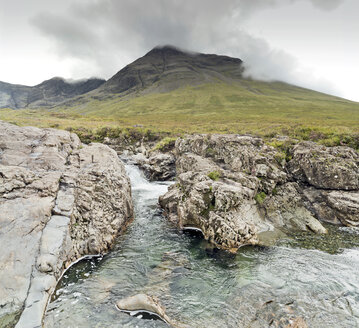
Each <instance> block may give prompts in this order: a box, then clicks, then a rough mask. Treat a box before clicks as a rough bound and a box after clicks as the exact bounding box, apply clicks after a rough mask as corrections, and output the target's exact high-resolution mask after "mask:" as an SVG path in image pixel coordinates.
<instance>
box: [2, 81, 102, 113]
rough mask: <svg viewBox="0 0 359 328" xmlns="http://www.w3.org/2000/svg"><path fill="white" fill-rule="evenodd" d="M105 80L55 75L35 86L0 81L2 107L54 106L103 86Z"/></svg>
mask: <svg viewBox="0 0 359 328" xmlns="http://www.w3.org/2000/svg"><path fill="white" fill-rule="evenodd" d="M104 82H105V80H102V79H97V78H91V79H87V80H78V81H73V82H72V81H71V82H70V81H66V80H65V79H63V78H60V77H54V78H52V79H50V80H46V81H44V82H42V83H40V84H38V85H35V86H33V87H29V86H24V85H18V84H10V83H5V82H0V108H6V107H9V108H13V109H17V108H26V107H28V108H37V107H43V106H54V105H57V104H60V103H62V102H63V101H65V100H67V99H70V98H73V97H76V96H78V95H82V94H84V93H87V92H89V91H92V90H94V89H96V88H98V87H99V86H101V85H102V84H103V83H104Z"/></svg>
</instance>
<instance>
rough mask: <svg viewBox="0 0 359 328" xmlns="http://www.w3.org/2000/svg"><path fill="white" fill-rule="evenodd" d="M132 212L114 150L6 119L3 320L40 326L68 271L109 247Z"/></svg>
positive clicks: (0, 236) (2, 131)
mask: <svg viewBox="0 0 359 328" xmlns="http://www.w3.org/2000/svg"><path fill="white" fill-rule="evenodd" d="M132 215H133V206H132V200H131V188H130V182H129V179H128V177H127V175H126V172H125V168H124V165H123V164H122V162H121V161H120V160H119V159H118V157H117V154H116V152H115V151H114V150H112V149H110V148H109V147H107V146H105V145H101V144H91V145H82V144H81V142H80V140H79V138H78V137H77V135H75V134H72V133H69V132H66V131H60V130H54V129H38V128H33V127H26V128H21V127H17V126H14V125H11V124H8V123H4V122H0V245H1V249H2V252H1V253H0V326H1V327H14V326H15V324H16V323H17V324H16V327H18V328H20V327H21V328H22V327H29V328H30V327H31V328H32V327H41V325H42V318H43V314H44V311H45V308H46V305H47V302H48V300H49V297H50V295H51V293H52V292H53V290H54V288H55V286H56V282H57V280H58V278H59V277H60V276H61V274H62V272H63V271H64V269H65V268H66V267H68V266H69V265H70V264H71V263H72V262H73V261H76V260H77V259H79V258H81V257H82V256H84V255H89V254H100V253H105V252H107V251H108V250H109V249H110V248H111V246H112V245H113V243H114V241H115V238H116V236H117V235H118V233H119V232H120V231H121V229H124V228H125V227H126V225H127V224H128V223H129V222H130V220H131V218H132Z"/></svg>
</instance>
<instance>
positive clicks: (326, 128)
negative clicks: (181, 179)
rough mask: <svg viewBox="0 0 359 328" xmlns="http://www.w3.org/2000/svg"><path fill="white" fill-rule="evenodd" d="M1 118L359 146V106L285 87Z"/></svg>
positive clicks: (93, 104)
mask: <svg viewBox="0 0 359 328" xmlns="http://www.w3.org/2000/svg"><path fill="white" fill-rule="evenodd" d="M0 119H2V120H6V121H11V122H14V123H16V124H20V125H35V126H41V127H58V128H65V129H73V130H75V131H77V132H78V133H80V134H81V133H83V131H87V132H88V133H94V134H96V133H97V132H96V131H98V130H99V129H101V128H103V127H109V128H113V129H120V130H121V129H122V130H123V129H125V128H133V127H134V126H136V127H137V129H139V130H142V131H145V130H148V129H149V130H151V131H155V132H159V131H162V132H167V133H168V134H182V133H201V132H203V133H204V132H207V133H241V134H244V133H251V134H255V135H260V136H267V137H268V136H273V135H275V134H281V135H283V134H284V135H289V136H294V137H297V138H299V139H312V140H316V141H318V140H323V141H324V143H327V144H343V142H344V143H354V144H358V139H359V137H358V135H359V103H356V102H351V101H348V100H345V99H341V98H337V97H333V96H329V95H325V94H322V93H318V92H315V91H312V90H307V89H303V88H299V87H295V86H292V85H288V84H285V83H280V82H272V83H268V82H258V81H251V80H241V81H240V82H235V83H231V84H227V83H223V82H221V83H212V84H204V85H200V86H191V87H183V88H180V89H177V90H174V91H171V92H168V93H155V94H148V95H144V96H139V97H134V98H133V97H131V98H127V99H126V98H125V97H122V98H120V97H115V96H109V97H108V98H107V99H105V100H104V99H102V100H95V99H93V98H82V99H81V101H77V102H74V103H72V105H70V106H66V107H55V108H52V109H48V110H44V109H41V110H9V109H3V110H0ZM353 140H354V141H353ZM355 147H357V146H355Z"/></svg>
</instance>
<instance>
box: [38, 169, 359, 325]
mask: <svg viewBox="0 0 359 328" xmlns="http://www.w3.org/2000/svg"><path fill="white" fill-rule="evenodd" d="M126 167H127V172H128V174H129V176H130V179H131V184H132V193H133V199H134V205H135V219H134V221H133V223H132V224H131V225H130V226H129V228H128V230H127V231H126V233H124V234H123V235H122V236H120V237H119V238H118V240H117V243H116V246H115V248H114V250H113V251H111V252H110V253H109V254H107V255H105V256H104V257H102V258H93V259H90V260H84V261H81V262H79V263H77V264H76V265H74V266H72V267H71V268H70V269H69V270H68V271H67V272H66V273H65V274H64V276H63V278H62V279H61V280H60V282H59V284H58V286H57V290H56V292H55V294H54V295H53V298H52V302H51V303H50V304H49V306H48V309H47V312H46V317H45V327H62V328H63V327H71V328H75V327H79V328H85V327H86V328H88V327H134V328H135V327H139V328H140V327H141V328H142V327H146V328H151V327H167V325H166V324H165V323H164V322H161V321H159V320H149V319H148V320H147V319H143V318H138V317H135V316H130V315H128V314H126V313H122V312H120V311H118V310H117V309H116V307H115V303H116V301H117V300H119V299H121V298H124V297H127V296H131V295H134V294H137V293H147V294H150V295H154V296H157V297H158V298H159V299H160V301H161V303H162V304H163V305H164V306H165V308H166V310H167V314H168V315H169V317H171V318H174V319H176V320H177V321H179V322H182V323H184V324H187V325H188V326H189V327H193V328H203V327H206V328H212V327H213V328H217V327H230V328H232V327H233V328H234V327H236V328H238V327H253V328H254V327H258V328H259V327H267V326H268V327H276V325H277V326H278V327H285V326H286V325H288V324H289V323H290V322H291V320H292V321H293V320H296V318H303V319H304V320H305V321H306V323H307V324H308V326H309V327H311V328H315V327H318V328H319V327H320V328H322V327H326V328H329V327H333V328H338V327H348V328H349V327H350V328H352V327H359V274H358V272H359V248H358V247H359V235H358V232H357V231H356V230H354V229H339V228H331V229H330V231H331V234H330V236H329V237H324V238H323V237H316V236H311V235H310V234H301V235H298V236H294V237H293V238H292V239H291V240H286V241H283V242H281V243H280V244H278V245H277V246H274V247H268V248H266V247H253V246H252V247H249V246H248V247H243V248H241V249H240V250H239V252H238V254H236V255H232V254H229V253H227V252H224V251H218V250H213V249H212V248H211V247H210V246H209V245H208V244H207V243H206V242H205V241H204V240H203V239H202V238H201V236H200V235H198V234H193V233H191V234H190V233H181V232H179V231H178V230H177V229H176V228H175V227H174V226H173V225H172V224H171V223H170V222H168V221H167V220H166V219H165V218H164V217H163V215H162V214H161V211H160V209H159V208H158V205H157V204H158V197H159V196H160V195H162V194H164V193H165V192H166V190H167V188H168V185H169V184H168V183H163V182H148V181H147V180H146V179H145V178H144V177H143V175H142V173H141V172H140V170H139V169H138V168H137V167H135V166H133V165H131V164H128V165H126ZM333 240H334V241H333ZM270 324H271V325H270Z"/></svg>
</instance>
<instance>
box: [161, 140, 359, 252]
mask: <svg viewBox="0 0 359 328" xmlns="http://www.w3.org/2000/svg"><path fill="white" fill-rule="evenodd" d="M175 157H176V159H177V160H176V171H177V183H176V184H174V185H173V186H172V187H171V188H170V189H169V191H168V193H167V194H165V195H164V196H162V197H161V198H160V204H161V206H162V207H163V209H164V210H165V214H166V215H167V217H168V218H169V219H170V220H171V221H173V222H175V223H176V224H177V225H178V226H179V227H180V228H186V227H194V228H199V229H201V230H202V232H203V234H204V237H205V238H206V239H207V240H209V241H210V242H211V243H212V244H214V245H215V246H216V247H219V248H222V249H227V250H230V251H233V252H234V251H236V250H237V249H238V248H239V247H241V246H243V245H247V244H250V245H255V244H268V243H269V242H270V241H271V240H273V239H276V238H278V236H283V235H285V234H286V233H288V232H291V231H295V230H309V231H313V232H315V233H326V229H325V228H324V227H323V225H322V224H321V223H320V221H326V222H330V223H334V224H343V225H349V226H351V225H353V226H355V225H358V224H359V187H358V183H359V155H358V153H357V152H355V151H354V150H353V149H351V148H348V147H332V148H328V147H324V146H320V145H318V144H315V143H313V142H302V143H299V144H298V145H296V146H294V147H293V149H292V150H291V154H290V156H289V158H287V157H288V156H287V155H286V154H284V153H283V152H282V151H281V150H279V149H276V148H274V147H272V146H269V145H267V144H265V143H264V141H263V140H262V139H260V138H255V137H251V136H238V135H197V136H188V137H186V138H182V139H181V138H180V139H178V140H177V141H176V146H175Z"/></svg>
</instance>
